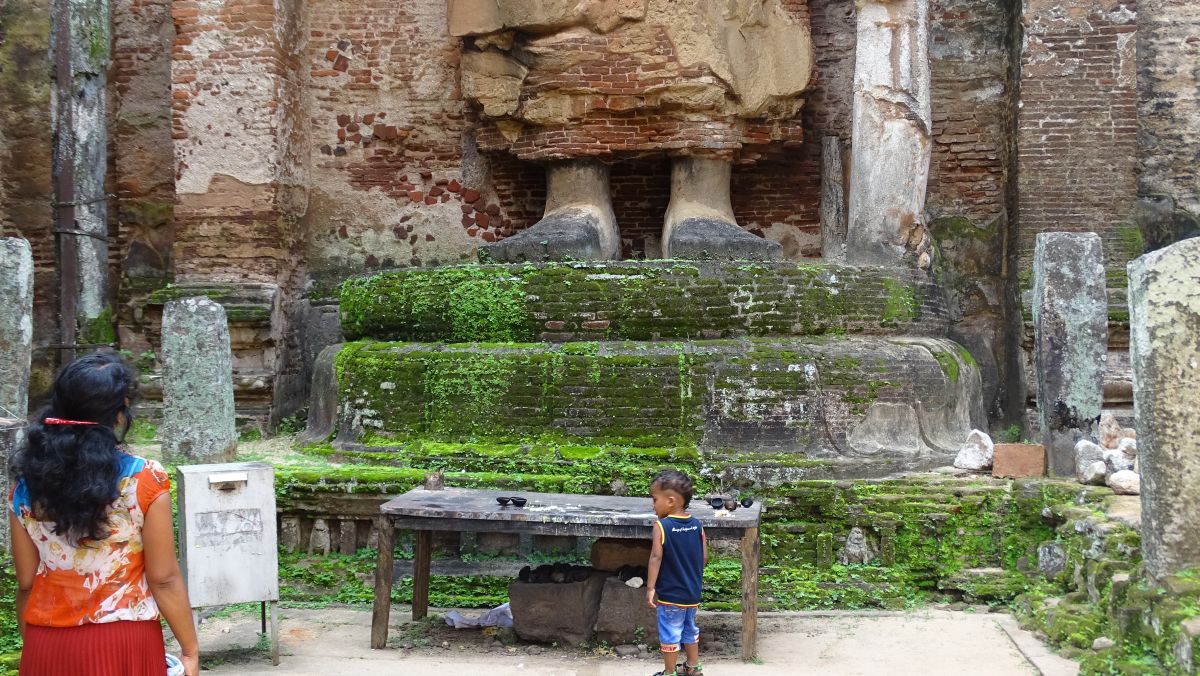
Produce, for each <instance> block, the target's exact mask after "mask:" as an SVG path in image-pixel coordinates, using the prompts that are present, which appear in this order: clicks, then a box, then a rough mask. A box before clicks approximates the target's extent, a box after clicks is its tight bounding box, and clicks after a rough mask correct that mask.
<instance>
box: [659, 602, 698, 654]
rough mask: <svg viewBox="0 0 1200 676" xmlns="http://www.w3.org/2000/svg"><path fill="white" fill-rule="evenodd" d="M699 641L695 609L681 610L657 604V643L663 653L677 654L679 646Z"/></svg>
mask: <svg viewBox="0 0 1200 676" xmlns="http://www.w3.org/2000/svg"><path fill="white" fill-rule="evenodd" d="M699 640H700V628H699V627H697V626H696V607H695V606H692V607H691V608H681V607H679V606H673V605H670V604H667V603H660V604H658V642H659V643H661V644H662V651H663V652H664V653H674V652H679V644H680V643H685V644H689V645H690V644H692V643H696V642H697V641H699Z"/></svg>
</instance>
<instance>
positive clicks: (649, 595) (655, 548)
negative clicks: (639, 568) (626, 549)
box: [646, 521, 663, 608]
mask: <svg viewBox="0 0 1200 676" xmlns="http://www.w3.org/2000/svg"><path fill="white" fill-rule="evenodd" d="M661 531H662V524H660V523H658V522H657V521H656V522H655V523H654V530H653V532H652V534H651V535H650V563H649V565H648V566H647V567H646V603H648V604H650V607H651V608H657V607H658V606H656V605H654V585H655V584H656V583H657V582H658V569H659V567H661V566H662V558H663V543H662V535H663V534H662V532H661Z"/></svg>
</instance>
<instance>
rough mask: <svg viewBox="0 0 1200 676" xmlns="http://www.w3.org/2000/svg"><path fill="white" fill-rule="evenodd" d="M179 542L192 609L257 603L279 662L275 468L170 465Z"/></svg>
mask: <svg viewBox="0 0 1200 676" xmlns="http://www.w3.org/2000/svg"><path fill="white" fill-rule="evenodd" d="M178 472H179V476H178V486H179V540H180V548H181V549H182V551H183V574H184V578H185V579H186V580H187V587H188V596H189V597H190V598H191V601H192V608H205V607H209V606H226V605H231V604H234V603H249V602H253V601H257V602H260V603H262V604H263V605H262V620H263V633H264V634H265V633H267V605H268V604H269V605H270V609H271V613H270V615H271V628H270V631H271V660H272V662H273V663H274V664H279V619H278V617H279V609H278V606H279V550H278V547H277V546H276V543H277V535H276V530H275V520H276V518H275V470H274V468H273V467H271V465H268V464H267V463H265V462H235V463H226V464H220V465H190V466H185V467H180V468H179V469H178Z"/></svg>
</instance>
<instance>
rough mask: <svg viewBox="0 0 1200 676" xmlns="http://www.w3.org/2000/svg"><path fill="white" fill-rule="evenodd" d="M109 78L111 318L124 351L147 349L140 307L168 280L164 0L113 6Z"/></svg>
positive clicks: (167, 30) (126, 0)
mask: <svg viewBox="0 0 1200 676" xmlns="http://www.w3.org/2000/svg"><path fill="white" fill-rule="evenodd" d="M112 23H113V45H112V53H113V65H112V70H111V71H110V78H109V83H110V86H109V90H110V98H109V101H110V104H111V110H110V111H109V120H110V121H109V125H110V136H111V143H110V148H109V153H110V156H111V161H110V165H109V166H110V172H111V179H110V186H111V188H110V189H111V190H112V192H113V193H115V194H116V196H117V201H116V203H115V213H114V214H113V217H114V218H115V221H116V231H117V240H116V242H115V243H114V244H113V246H112V247H111V249H110V257H111V258H113V259H114V265H115V267H116V271H117V272H118V273H119V275H120V280H121V282H120V284H119V286H118V287H117V308H118V309H117V317H118V326H119V331H120V334H119V335H120V341H121V345H122V347H123V348H125V349H127V350H130V351H131V352H133V353H135V354H141V353H143V352H145V351H147V350H150V349H152V348H153V346H152V344H151V342H150V341H149V340H147V338H146V336H145V330H144V328H143V326H142V321H141V315H140V304H141V302H142V300H143V299H144V298H145V295H146V294H147V293H150V292H152V291H153V290H155V289H157V288H160V287H161V286H163V285H165V284H166V283H168V282H170V281H171V272H172V267H173V266H172V259H171V248H172V246H173V244H174V235H175V228H174V214H175V170H174V165H175V161H174V153H173V150H172V144H171V108H170V104H169V101H170V100H171V48H172V44H173V42H174V39H175V26H174V23H173V22H172V20H171V2H170V0H117V1H116V2H113V4H112Z"/></svg>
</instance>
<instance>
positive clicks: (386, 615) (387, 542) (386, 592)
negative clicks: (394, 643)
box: [371, 516, 396, 650]
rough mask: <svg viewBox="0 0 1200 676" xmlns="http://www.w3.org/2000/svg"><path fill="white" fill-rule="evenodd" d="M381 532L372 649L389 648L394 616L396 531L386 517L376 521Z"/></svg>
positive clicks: (373, 613)
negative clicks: (389, 632) (393, 589)
mask: <svg viewBox="0 0 1200 676" xmlns="http://www.w3.org/2000/svg"><path fill="white" fill-rule="evenodd" d="M375 527H376V528H377V529H378V531H379V558H378V559H376V561H375V607H374V609H373V610H372V611H371V647H372V648H374V649H375V650H379V649H380V648H384V647H386V646H387V635H388V620H390V619H391V615H392V579H393V578H394V577H395V575H396V562H395V556H396V553H395V549H396V529H395V528H394V527H393V526H392V520H391V519H390V518H389V517H386V516H380V517H377V518H376V519H375Z"/></svg>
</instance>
